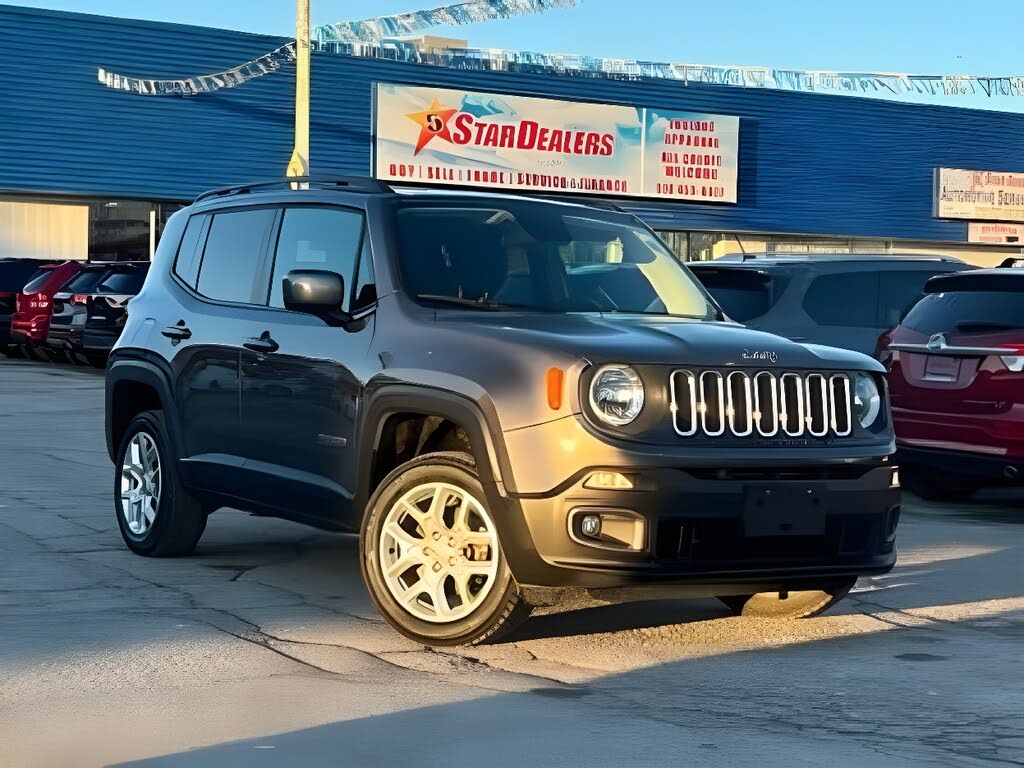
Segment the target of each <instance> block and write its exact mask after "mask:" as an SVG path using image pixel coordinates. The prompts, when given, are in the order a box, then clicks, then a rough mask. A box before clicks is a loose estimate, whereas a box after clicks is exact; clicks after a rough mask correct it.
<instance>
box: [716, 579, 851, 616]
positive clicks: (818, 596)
mask: <svg viewBox="0 0 1024 768" xmlns="http://www.w3.org/2000/svg"><path fill="white" fill-rule="evenodd" d="M856 583H857V579H850V580H848V581H844V582H842V583H840V584H836V585H830V586H828V587H826V588H823V589H810V590H800V591H796V592H758V593H757V594H756V595H723V596H721V597H719V598H718V599H719V600H721V601H722V602H723V603H724V604H725V606H726V607H727V608H728V609H729V610H730V611H732V612H733V613H735V614H736V615H737V616H753V617H757V618H772V619H809V618H811V617H812V616H817V615H819V614H822V613H824V612H825V611H827V610H828V609H829V608H831V607H832V606H833V605H835V604H836V603H838V602H839V601H840V600H842V599H843V598H844V597H846V595H847V593H849V591H850V590H851V589H853V585H854V584H856Z"/></svg>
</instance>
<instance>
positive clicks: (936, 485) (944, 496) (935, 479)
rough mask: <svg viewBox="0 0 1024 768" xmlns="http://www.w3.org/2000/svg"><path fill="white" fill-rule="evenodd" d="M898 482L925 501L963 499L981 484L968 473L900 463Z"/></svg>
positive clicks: (974, 491)
mask: <svg viewBox="0 0 1024 768" xmlns="http://www.w3.org/2000/svg"><path fill="white" fill-rule="evenodd" d="M900 483H901V485H902V486H903V487H904V488H906V489H907V490H908V491H910V492H911V493H913V494H914V495H915V496H919V497H920V498H922V499H924V500H925V501H965V500H967V499H969V498H970V497H971V496H972V495H973V494H974V493H976V492H977V491H979V490H980V489H981V487H982V485H983V484H982V483H981V482H979V481H978V479H977V478H973V477H970V476H968V475H959V474H957V473H955V472H947V471H945V470H943V471H939V470H937V469H932V468H931V467H919V466H915V465H913V464H911V465H909V466H908V465H906V464H902V463H901V464H900Z"/></svg>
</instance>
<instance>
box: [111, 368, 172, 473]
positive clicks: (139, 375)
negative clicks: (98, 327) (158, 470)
mask: <svg viewBox="0 0 1024 768" xmlns="http://www.w3.org/2000/svg"><path fill="white" fill-rule="evenodd" d="M153 357H154V356H153V355H149V354H140V353H138V352H126V351H123V350H116V351H115V352H114V353H113V354H112V355H111V356H110V360H109V362H108V363H107V373H106V381H105V393H104V394H105V399H104V407H105V417H104V424H105V431H106V440H107V453H108V455H109V456H110V460H111V461H116V460H117V449H118V447H119V446H117V445H115V444H114V443H115V441H114V419H113V413H114V393H115V391H116V390H117V385H118V384H120V383H122V382H126V381H127V382H131V383H133V384H144V385H146V386H148V387H150V388H151V389H153V390H154V391H155V392H156V393H157V397H159V399H160V403H161V405H162V406H163V412H164V422H165V424H166V425H167V431H168V433H169V435H170V438H171V440H172V441H173V442H174V446H175V449H176V451H175V452H176V453H177V455H178V456H181V447H182V445H183V443H182V440H181V429H180V424H179V423H178V412H177V409H176V408H175V407H174V404H175V399H174V390H173V387H172V385H171V382H172V381H173V376H172V374H171V370H170V366H169V365H168V364H167V362H166V361H165V360H163V359H162V358H156V359H152V358H153Z"/></svg>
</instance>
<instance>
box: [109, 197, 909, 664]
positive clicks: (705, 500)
mask: <svg viewBox="0 0 1024 768" xmlns="http://www.w3.org/2000/svg"><path fill="white" fill-rule="evenodd" d="M304 186H305V188H297V189H293V188H292V187H290V186H289V185H287V184H278V185H250V186H243V187H235V188H231V189H226V190H219V191H216V192H211V193H207V194H204V195H202V196H200V197H199V198H198V199H197V200H196V202H195V203H194V204H193V205H192V206H191V207H189V208H186V209H184V210H182V211H181V212H179V213H176V214H175V215H174V216H173V217H172V218H171V219H170V221H169V222H168V224H167V228H166V231H165V233H164V236H163V239H162V240H161V242H160V247H159V249H158V251H157V254H156V258H155V260H154V263H153V266H152V269H151V270H150V273H149V276H148V278H147V280H146V283H145V286H144V287H143V290H142V292H141V293H140V294H139V295H138V296H137V297H136V298H134V299H133V300H132V301H131V303H130V304H129V307H128V320H127V323H126V325H125V328H124V332H123V333H122V335H121V338H120V341H119V342H118V344H117V346H116V348H115V349H114V351H113V354H112V355H111V358H110V362H109V364H108V367H107V380H106V393H107V394H106V397H107V406H106V429H107V444H108V448H109V452H110V456H111V458H112V459H113V460H114V462H115V463H116V474H115V478H116V479H115V483H116V486H115V503H116V509H117V518H118V522H119V524H120V528H121V532H122V534H123V536H124V540H125V542H126V543H127V544H128V546H129V547H130V548H131V549H132V550H133V551H135V552H137V553H139V554H142V555H153V556H171V555H184V554H188V553H190V552H192V550H193V549H194V548H195V546H196V543H197V542H198V540H199V537H200V536H201V535H202V532H203V529H204V527H205V525H206V519H207V515H208V514H209V513H210V512H212V511H213V510H215V509H217V508H218V507H221V506H231V507H234V508H238V509H243V510H248V511H251V512H254V513H256V514H263V515H274V516H279V517H283V518H288V519H291V520H295V521H299V522H303V523H309V524H312V525H315V526H319V527H322V528H327V529H331V530H339V531H352V532H355V531H358V532H359V533H360V553H361V563H362V572H363V576H364V579H365V582H366V586H367V588H368V590H369V592H370V595H371V596H372V598H373V600H374V602H375V603H376V605H377V607H378V608H379V609H380V612H381V613H382V614H383V616H384V617H385V618H386V619H387V620H388V621H389V622H390V623H391V624H392V625H394V627H395V628H397V629H398V630H399V631H401V632H403V633H404V634H406V635H408V636H409V637H412V638H415V639H417V640H419V641H422V642H425V643H430V644H455V643H473V642H479V641H482V640H485V639H493V638H495V637H497V636H499V635H500V634H502V633H504V632H505V631H507V630H509V629H510V628H511V627H513V626H514V625H515V624H516V623H517V622H518V621H519V620H521V619H522V618H524V617H525V615H526V614H527V613H528V612H529V607H530V604H531V602H536V600H537V599H538V598H539V597H543V598H544V599H549V598H550V595H551V588H558V587H577V588H586V589H590V590H607V589H611V590H614V591H615V592H616V593H621V592H622V590H623V588H642V590H641V591H640V592H639V593H638V594H640V595H643V594H647V595H651V594H655V593H661V594H664V590H655V589H652V588H653V587H659V586H660V587H669V588H671V590H672V591H673V592H675V593H678V594H683V595H706V596H711V595H713V596H717V597H719V598H721V600H722V601H723V602H724V603H725V605H726V606H728V607H729V608H730V609H732V610H733V611H735V612H737V613H743V614H759V615H765V614H768V615H780V616H809V615H813V614H815V613H817V612H819V611H821V610H824V609H825V608H827V607H828V606H829V605H831V604H832V603H833V602H835V601H836V600H838V599H839V598H841V597H842V596H843V595H844V594H846V592H847V591H848V590H849V589H850V587H851V586H852V585H853V583H854V581H855V580H856V578H857V577H858V576H860V575H864V574H878V573H884V572H886V571H888V570H889V569H891V568H892V566H893V564H894V562H895V558H896V551H895V545H894V538H895V529H896V525H897V521H898V518H899V506H898V504H899V488H898V478H897V476H896V470H895V468H894V467H893V465H892V455H893V451H894V444H893V435H892V428H891V422H890V415H889V408H888V403H887V399H886V395H885V390H884V387H885V384H884V381H883V379H882V368H881V367H880V366H879V364H878V363H876V362H875V361H873V360H871V359H870V358H868V357H865V356H863V355H860V354H857V353H853V352H847V351H841V350H837V349H831V348H827V347H816V346H808V345H802V344H797V343H795V342H792V341H787V340H785V339H782V338H779V337H777V336H772V335H769V334H766V333H761V332H757V331H752V330H749V329H747V328H744V327H743V326H741V325H737V324H736V323H733V322H729V321H727V320H725V319H724V316H723V315H722V313H721V311H720V310H719V308H718V307H717V305H715V303H714V302H713V301H712V300H711V299H710V298H709V297H708V295H707V293H706V292H705V291H704V289H703V288H702V287H701V286H700V284H699V283H698V282H697V281H696V280H694V279H693V277H692V276H691V275H690V273H689V272H688V271H687V270H686V268H685V267H683V266H682V265H680V264H679V263H678V262H677V261H676V260H675V259H674V258H673V257H672V255H671V253H670V252H669V251H668V250H667V249H666V248H665V247H664V246H663V245H662V243H661V242H660V241H659V240H658V238H657V237H656V236H655V235H654V234H653V233H652V232H651V230H650V229H648V228H647V227H645V226H644V225H643V224H641V223H640V222H639V221H638V220H637V219H635V218H634V217H632V216H629V215H627V214H624V213H621V212H617V211H614V210H604V209H600V208H596V207H590V206H587V205H577V204H572V203H563V202H552V201H541V200H534V199H528V198H524V197H511V196H503V195H486V194H471V193H459V192H436V191H421V190H413V191H399V190H394V189H391V188H389V187H386V186H384V185H381V184H378V183H376V182H371V181H365V180H363V181H359V180H351V179H350V180H339V181H334V182H309V183H308V184H306V185H304ZM605 594H607V593H605Z"/></svg>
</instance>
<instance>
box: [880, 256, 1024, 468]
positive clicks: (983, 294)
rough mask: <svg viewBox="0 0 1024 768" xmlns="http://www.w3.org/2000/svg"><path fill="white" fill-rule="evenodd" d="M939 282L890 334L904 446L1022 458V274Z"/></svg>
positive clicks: (962, 277) (982, 275) (897, 417)
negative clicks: (1020, 414)
mask: <svg viewBox="0 0 1024 768" xmlns="http://www.w3.org/2000/svg"><path fill="white" fill-rule="evenodd" d="M1017 272H1018V271H1017V270H1013V271H1012V272H1010V271H1007V273H1006V274H1003V275H999V274H996V273H994V272H993V271H990V272H976V273H964V274H960V275H955V276H950V277H943V278H937V279H936V281H934V282H933V283H930V284H929V286H928V290H929V293H928V294H927V295H926V296H925V297H924V298H923V299H922V300H921V301H920V302H918V304H917V305H915V307H914V308H913V309H912V310H911V311H910V312H909V313H908V315H907V316H906V318H905V319H904V321H903V323H902V324H901V325H900V326H899V328H897V329H896V331H894V332H893V334H892V343H891V346H890V352H891V357H890V360H889V366H890V374H889V385H890V396H891V400H892V405H893V415H894V420H895V424H896V431H897V437H898V438H899V439H900V440H901V442H905V443H911V444H915V445H918V446H920V447H941V448H946V449H951V450H970V451H975V452H983V453H994V454H1005V453H1013V454H1016V455H1024V430H1022V429H1021V426H1022V424H1021V422H1022V419H1021V417H1020V416H1018V415H1017V414H1018V412H1019V411H1020V410H1021V409H1024V272H1022V273H1020V274H1015V273H1017Z"/></svg>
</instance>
